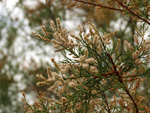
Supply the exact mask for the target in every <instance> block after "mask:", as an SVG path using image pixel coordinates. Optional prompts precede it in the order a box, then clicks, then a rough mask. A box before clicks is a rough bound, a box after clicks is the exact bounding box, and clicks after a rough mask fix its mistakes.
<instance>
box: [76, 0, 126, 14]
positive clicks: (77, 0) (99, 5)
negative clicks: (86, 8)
mask: <svg viewBox="0 0 150 113" xmlns="http://www.w3.org/2000/svg"><path fill="white" fill-rule="evenodd" d="M74 1H76V2H80V3H83V4H88V5H92V6H98V7H101V8H106V9H110V10H115V11H120V12H123V10H121V9H117V8H113V7H108V6H104V5H101V4H95V3H90V2H86V1H82V0H74Z"/></svg>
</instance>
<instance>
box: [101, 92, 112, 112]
mask: <svg viewBox="0 0 150 113" xmlns="http://www.w3.org/2000/svg"><path fill="white" fill-rule="evenodd" d="M103 96H104V98H105V100H106V105H107V108H108V113H111V111H110V108H109V105H108V100H107V97H106V95H105V93H104V92H103Z"/></svg>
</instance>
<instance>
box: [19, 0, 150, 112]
mask: <svg viewBox="0 0 150 113" xmlns="http://www.w3.org/2000/svg"><path fill="white" fill-rule="evenodd" d="M71 1H73V2H69V3H68V0H63V2H65V3H68V4H69V6H70V7H73V6H76V5H89V6H95V7H101V8H106V9H108V10H114V11H119V12H122V13H126V14H128V15H129V16H131V18H132V19H133V20H135V21H136V22H138V21H139V20H141V21H143V22H144V24H145V23H146V24H149V18H145V16H144V15H146V14H147V13H148V12H149V6H147V5H146V4H145V3H148V2H147V1H146V0H145V2H141V3H140V2H139V1H138V0H134V1H132V0H131V1H126V0H125V1H122V0H112V1H110V0H106V1H107V2H108V3H111V2H114V3H115V4H118V6H114V7H110V6H107V5H105V4H103V2H100V1H99V0H95V1H92V0H89V1H82V0H71ZM131 5H132V7H131ZM145 5H146V9H145V10H143V7H145ZM77 7H79V6H77ZM89 8H90V7H89ZM141 11H144V13H141ZM138 19H139V20H138ZM54 23H55V22H54V21H51V22H50V25H51V30H52V31H53V32H52V33H51V32H49V31H47V30H46V29H45V27H44V26H42V30H43V32H44V36H41V35H39V34H36V33H32V34H33V35H34V36H36V37H38V38H40V39H42V40H44V41H45V42H46V44H48V43H51V42H52V43H53V47H54V48H55V52H60V53H61V54H62V55H63V56H64V60H63V61H61V63H60V64H58V63H56V61H55V59H53V58H52V59H51V61H52V63H53V65H54V66H55V68H56V69H57V72H54V71H52V70H51V69H50V67H48V68H47V77H46V76H44V75H42V74H38V75H37V79H38V80H39V82H37V86H44V87H48V88H47V91H48V92H49V93H52V92H53V93H55V94H56V95H57V97H58V98H57V99H56V98H49V97H47V96H46V95H45V93H47V92H42V93H40V94H39V96H38V98H39V101H35V103H34V105H29V104H28V102H27V101H26V96H25V93H23V98H22V101H23V102H24V104H25V106H24V107H25V110H26V111H27V112H33V113H47V112H54V113H55V112H61V113H107V112H108V113H126V112H127V113H146V112H147V113H148V112H150V109H149V106H148V105H147V100H146V98H145V97H146V95H147V94H146V93H145V94H144V93H143V94H142V95H141V90H140V89H141V88H142V87H144V83H145V82H147V81H148V80H149V74H150V68H149V67H148V64H149V59H150V41H148V40H146V39H145V38H144V36H145V32H146V30H147V28H146V29H145V28H144V29H143V31H141V30H139V29H138V28H136V29H137V34H134V37H133V39H134V41H133V42H134V43H132V44H131V43H129V42H128V41H127V40H120V39H118V40H114V37H116V35H117V31H115V32H108V33H105V34H103V35H102V34H101V31H99V30H98V29H97V28H96V27H95V25H94V24H93V23H91V22H89V28H88V32H85V31H84V30H83V29H82V28H81V26H79V32H78V35H74V34H72V33H68V31H67V30H66V29H65V28H63V27H62V26H61V22H60V19H59V18H57V19H56V25H55V24H54ZM144 24H143V26H144ZM50 36H52V37H53V38H54V39H52V40H50V38H49V37H50ZM121 42H123V43H121Z"/></svg>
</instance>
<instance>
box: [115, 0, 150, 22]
mask: <svg viewBox="0 0 150 113" xmlns="http://www.w3.org/2000/svg"><path fill="white" fill-rule="evenodd" d="M116 1H117V2H118V4H120V5H121V6H122V7H123V8H125V9H126V10H128V11H129V12H130V13H131V14H133V15H134V16H136V17H138V18H139V19H141V20H143V21H144V22H146V23H147V24H149V25H150V22H149V21H147V20H146V19H144V18H142V17H141V16H139V15H137V14H136V13H134V12H133V11H132V10H130V9H129V8H128V7H126V6H125V5H124V4H123V3H122V2H120V1H119V0H116Z"/></svg>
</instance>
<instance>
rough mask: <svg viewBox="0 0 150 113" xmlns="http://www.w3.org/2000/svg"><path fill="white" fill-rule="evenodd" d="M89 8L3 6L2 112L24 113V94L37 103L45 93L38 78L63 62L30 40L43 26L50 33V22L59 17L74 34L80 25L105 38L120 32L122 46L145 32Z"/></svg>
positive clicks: (23, 2)
mask: <svg viewBox="0 0 150 113" xmlns="http://www.w3.org/2000/svg"><path fill="white" fill-rule="evenodd" d="M99 1H101V2H102V3H103V4H104V5H107V6H116V5H117V4H116V3H114V2H109V3H106V2H105V0H99ZM68 4H69V3H68ZM90 7H91V8H87V7H84V6H82V7H79V8H78V9H77V8H72V7H69V6H66V4H63V3H62V2H61V1H60V0H55V1H53V2H51V1H49V0H47V2H46V1H45V0H14V1H13V2H12V1H11V0H7V1H5V0H3V1H1V2H0V21H1V22H0V31H1V32H0V112H4V113H5V112H6V113H9V112H12V111H14V112H23V111H22V110H23V109H22V104H20V100H21V98H20V97H21V92H22V91H25V92H26V93H28V97H29V99H30V100H34V98H33V97H35V95H37V93H38V92H39V91H42V90H44V89H43V87H41V88H38V87H37V86H36V80H35V79H34V77H35V75H36V74H37V73H45V72H46V67H47V66H50V58H51V57H55V59H59V58H60V56H59V54H57V55H56V56H54V54H53V53H54V50H52V49H51V47H50V46H49V45H44V42H42V41H41V40H37V39H35V38H33V37H32V36H31V32H32V31H36V32H38V33H39V32H40V33H42V32H41V28H40V26H41V25H45V27H46V29H49V31H50V25H49V21H50V20H55V19H56V18H57V17H59V18H60V19H61V20H62V21H63V26H64V27H65V26H67V29H69V30H70V31H74V32H75V31H76V30H75V28H76V26H77V25H78V24H81V23H82V25H83V26H84V30H85V31H86V28H87V24H86V23H87V22H89V21H92V22H94V23H95V25H96V27H97V28H98V29H99V30H100V31H102V32H101V33H102V34H104V33H105V32H110V31H111V32H113V31H115V30H118V31H119V32H118V33H117V37H114V40H117V38H120V39H122V42H123V40H125V39H126V40H128V41H129V42H132V43H134V42H133V35H134V34H135V32H136V28H137V27H138V28H139V29H141V30H142V29H143V27H141V25H142V24H137V22H136V21H134V22H133V21H131V20H132V18H131V17H130V16H128V15H124V16H122V14H121V12H117V11H116V12H115V11H113V10H108V9H104V8H98V7H92V6H90ZM141 7H142V6H141ZM144 27H145V28H146V27H147V26H146V25H145V26H144ZM33 75H34V76H33ZM149 85H150V84H149V82H147V83H146V84H145V85H144V87H145V88H144V91H146V92H147V94H148V95H149V93H150V92H148V90H147V88H148V87H149ZM31 91H32V92H31ZM29 92H30V93H29ZM18 97H19V98H18ZM31 98H32V99H31ZM147 98H148V97H147ZM31 102H32V101H31ZM147 103H149V102H147Z"/></svg>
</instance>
